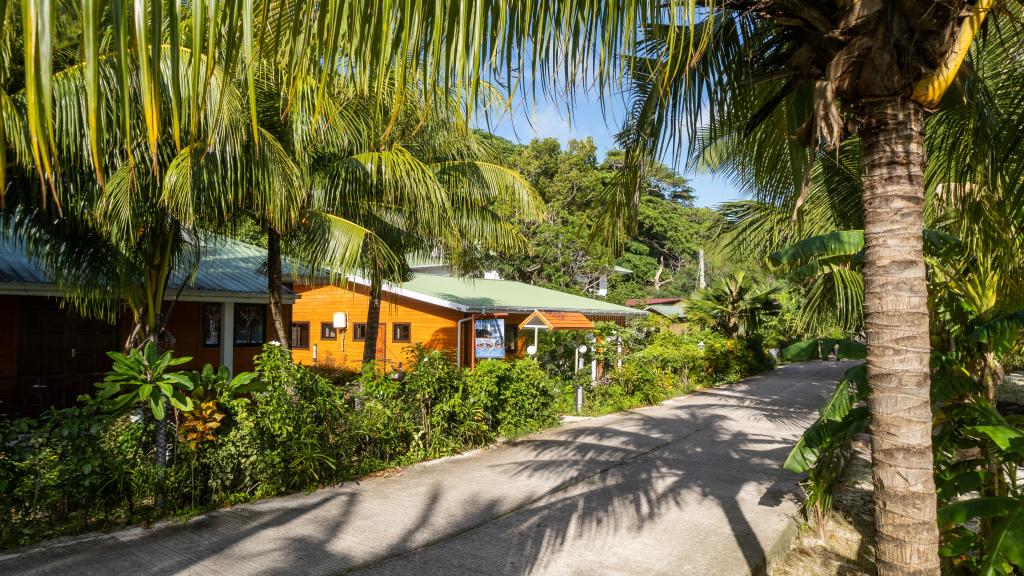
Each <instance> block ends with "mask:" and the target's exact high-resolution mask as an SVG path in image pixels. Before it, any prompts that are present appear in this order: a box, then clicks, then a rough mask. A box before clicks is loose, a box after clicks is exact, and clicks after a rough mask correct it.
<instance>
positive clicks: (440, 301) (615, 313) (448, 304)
mask: <svg viewBox="0 0 1024 576" xmlns="http://www.w3.org/2000/svg"><path fill="white" fill-rule="evenodd" d="M346 279H347V280H348V281H349V282H352V283H353V284H359V285H361V286H366V287H369V286H370V281H369V280H367V279H366V278H363V277H362V276H355V275H351V274H350V275H349V276H347V277H346ZM381 289H382V290H383V291H385V292H388V293H390V294H394V295H396V296H405V297H406V298H411V299H413V300H418V301H420V302H426V303H428V304H434V305H436V306H441V307H443V308H449V309H451V310H458V311H459V312H464V313H466V314H488V313H498V312H504V313H507V314H531V313H533V312H535V311H537V308H536V307H535V306H484V305H473V304H462V303H460V302H455V301H452V300H448V299H445V298H438V297H437V296H431V295H429V294H423V293H421V292H416V291H414V290H409V289H407V288H403V287H402V286H400V285H398V284H393V283H391V282H385V283H384V285H383V286H382V287H381ZM548 310H549V311H551V312H576V313H579V314H582V315H585V316H601V317H605V318H624V317H629V316H646V315H647V314H648V312H647V311H646V310H632V309H624V310H621V311H620V310H600V309H585V308H574V309H570V310H559V309H548Z"/></svg>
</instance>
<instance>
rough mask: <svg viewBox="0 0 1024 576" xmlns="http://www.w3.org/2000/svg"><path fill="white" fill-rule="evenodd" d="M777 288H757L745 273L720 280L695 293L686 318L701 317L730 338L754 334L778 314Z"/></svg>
mask: <svg viewBox="0 0 1024 576" xmlns="http://www.w3.org/2000/svg"><path fill="white" fill-rule="evenodd" d="M779 291H780V288H779V287H778V286H770V287H764V286H758V285H756V284H754V283H753V282H751V281H750V280H749V279H748V278H747V276H746V274H745V273H744V272H738V273H736V274H734V275H732V276H730V277H727V278H722V279H720V280H719V281H718V282H716V283H715V284H714V285H712V286H710V287H708V288H706V289H705V290H702V291H700V292H699V293H697V294H696V295H695V296H694V297H693V298H691V299H690V300H689V301H688V302H687V304H688V308H687V314H688V316H689V317H693V318H694V319H697V318H698V317H699V316H703V317H704V318H706V319H707V321H706V322H704V323H706V324H710V325H712V326H714V327H715V328H717V329H718V330H721V331H722V333H723V334H725V335H726V336H727V337H729V338H737V337H741V338H742V337H746V336H750V335H753V334H755V333H757V332H758V331H759V329H760V326H761V324H762V323H763V322H765V321H766V320H767V319H769V318H772V317H775V316H778V314H779V312H780V310H781V309H780V306H779V300H778V293H779Z"/></svg>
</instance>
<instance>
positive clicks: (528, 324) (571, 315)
mask: <svg viewBox="0 0 1024 576" xmlns="http://www.w3.org/2000/svg"><path fill="white" fill-rule="evenodd" d="M523 328H542V329H546V330H593V329H594V323H593V322H591V321H590V319H589V318H587V317H586V316H584V315H583V314H582V313H580V312H556V311H551V310H549V311H542V310H535V311H534V312H533V314H530V315H529V316H527V318H526V320H523V322H522V323H521V324H519V329H520V330H521V329H523Z"/></svg>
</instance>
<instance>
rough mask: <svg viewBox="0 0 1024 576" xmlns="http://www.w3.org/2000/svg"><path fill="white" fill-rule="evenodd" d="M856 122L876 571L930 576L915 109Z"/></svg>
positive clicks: (933, 534) (934, 540)
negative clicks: (861, 198) (859, 169)
mask: <svg viewBox="0 0 1024 576" xmlns="http://www.w3.org/2000/svg"><path fill="white" fill-rule="evenodd" d="M862 112H863V121H862V124H861V129H860V135H861V150H862V155H861V178H862V182H863V186H864V327H865V332H866V334H867V347H868V355H867V371H868V381H869V383H870V385H871V394H870V397H869V399H868V405H869V407H870V410H871V444H872V450H873V452H872V454H873V462H872V476H873V479H874V499H875V522H876V525H877V565H878V573H879V575H880V576H887V575H895V574H899V575H918V574H933V575H938V574H939V553H938V550H939V533H938V526H937V524H936V517H935V508H936V499H935V480H934V478H933V475H932V474H933V472H932V413H931V405H930V401H929V388H930V375H929V356H930V353H929V338H928V289H927V286H926V284H925V265H924V246H923V228H924V165H925V154H924V142H923V139H924V111H923V110H922V108H921V107H920V106H919V105H917V104H915V103H913V102H910V101H907V100H903V99H897V98H889V99H884V100H878V101H875V102H869V103H868V104H867V105H866V106H865V107H864V108H863V109H862Z"/></svg>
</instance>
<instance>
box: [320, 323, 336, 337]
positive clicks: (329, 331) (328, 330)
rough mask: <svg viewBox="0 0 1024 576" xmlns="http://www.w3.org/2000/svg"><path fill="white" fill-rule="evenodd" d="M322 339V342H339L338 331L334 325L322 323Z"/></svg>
mask: <svg viewBox="0 0 1024 576" xmlns="http://www.w3.org/2000/svg"><path fill="white" fill-rule="evenodd" d="M320 339H321V340H337V339H338V329H337V328H335V327H334V324H331V323H330V322H321V323H320Z"/></svg>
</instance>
